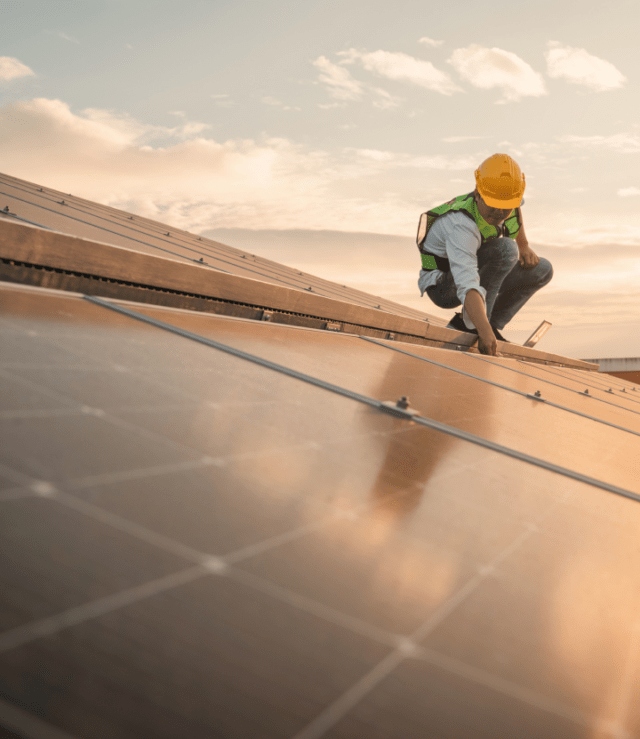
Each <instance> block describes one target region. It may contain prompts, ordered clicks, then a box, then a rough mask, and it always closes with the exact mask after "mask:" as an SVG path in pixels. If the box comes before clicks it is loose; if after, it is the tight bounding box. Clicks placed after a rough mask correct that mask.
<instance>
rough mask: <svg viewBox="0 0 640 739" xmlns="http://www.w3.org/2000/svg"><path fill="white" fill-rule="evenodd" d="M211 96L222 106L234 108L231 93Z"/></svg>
mask: <svg viewBox="0 0 640 739" xmlns="http://www.w3.org/2000/svg"><path fill="white" fill-rule="evenodd" d="M210 97H211V99H212V100H213V102H214V103H215V104H216V105H217V106H218V107H220V108H232V107H233V106H234V105H235V103H234V102H233V100H230V99H229V95H227V94H222V95H211V96H210Z"/></svg>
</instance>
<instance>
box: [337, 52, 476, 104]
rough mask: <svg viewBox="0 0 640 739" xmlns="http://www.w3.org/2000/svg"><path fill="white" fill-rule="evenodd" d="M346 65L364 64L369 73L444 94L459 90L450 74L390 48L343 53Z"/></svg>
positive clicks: (341, 54)
mask: <svg viewBox="0 0 640 739" xmlns="http://www.w3.org/2000/svg"><path fill="white" fill-rule="evenodd" d="M340 56H341V57H342V58H343V60H344V62H343V63H344V64H353V63H356V62H357V63H359V64H361V65H362V66H363V67H364V68H365V69H366V70H367V71H368V72H376V73H377V74H379V75H381V76H382V77H386V78H387V79H390V80H398V81H402V82H410V83H412V84H414V85H419V86H420V87H424V88H426V89H427V90H433V91H434V92H439V93H440V94H442V95H452V94H453V93H454V92H460V91H461V90H460V88H459V87H458V86H457V85H455V84H454V82H453V81H452V80H451V78H450V77H449V75H447V74H445V73H444V72H441V71H440V70H439V69H436V67H434V66H433V64H431V62H425V61H423V60H421V59H416V58H414V57H412V56H409V55H408V54H403V53H401V52H391V51H373V52H362V51H357V50H356V49H349V50H348V51H342V52H340Z"/></svg>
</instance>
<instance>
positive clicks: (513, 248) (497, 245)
mask: <svg viewBox="0 0 640 739" xmlns="http://www.w3.org/2000/svg"><path fill="white" fill-rule="evenodd" d="M478 257H479V258H482V261H483V262H485V263H486V262H491V263H492V264H500V265H504V266H505V267H513V266H514V265H515V263H516V262H517V261H518V245H517V244H516V242H515V241H514V240H513V239H509V238H507V237H506V236H504V237H501V238H499V239H491V240H490V241H485V243H484V244H483V245H482V246H481V247H480V249H478Z"/></svg>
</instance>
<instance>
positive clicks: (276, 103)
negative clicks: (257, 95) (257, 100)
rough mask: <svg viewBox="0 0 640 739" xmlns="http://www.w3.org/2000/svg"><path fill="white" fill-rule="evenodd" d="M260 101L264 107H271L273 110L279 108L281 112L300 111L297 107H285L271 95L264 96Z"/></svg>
mask: <svg viewBox="0 0 640 739" xmlns="http://www.w3.org/2000/svg"><path fill="white" fill-rule="evenodd" d="M261 100H262V102H263V103H264V104H265V105H271V106H273V107H274V108H281V109H282V110H301V108H298V107H297V106H293V105H285V104H284V103H283V102H281V101H280V100H278V98H274V97H271V95H265V97H263V98H261Z"/></svg>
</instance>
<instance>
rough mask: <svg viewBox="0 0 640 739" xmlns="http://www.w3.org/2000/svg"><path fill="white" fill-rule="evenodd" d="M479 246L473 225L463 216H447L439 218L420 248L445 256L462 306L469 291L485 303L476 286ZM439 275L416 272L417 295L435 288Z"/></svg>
mask: <svg viewBox="0 0 640 739" xmlns="http://www.w3.org/2000/svg"><path fill="white" fill-rule="evenodd" d="M481 243H482V239H481V237H480V230H479V229H478V227H477V226H476V224H475V222H474V221H472V220H471V218H469V217H468V216H466V215H464V214H463V213H455V212H454V213H447V214H446V215H443V216H440V218H438V219H437V221H436V222H435V223H434V224H433V226H431V228H430V229H429V234H428V236H427V240H426V242H425V245H424V248H425V249H426V250H427V251H428V252H431V253H432V254H435V255H436V256H438V257H446V258H447V259H448V260H449V263H450V265H451V274H452V277H453V281H454V282H455V284H456V292H457V294H458V298H459V300H460V302H461V303H462V305H464V299H465V297H466V295H467V293H468V292H469V290H477V291H478V292H479V293H480V295H482V299H483V300H484V301H485V302H486V298H487V293H486V290H485V289H484V288H483V287H482V286H481V285H480V275H479V274H478V256H477V252H478V249H479V248H480V245H481ZM441 274H442V272H441V271H440V270H439V269H433V270H424V269H423V270H420V278H419V280H418V287H419V288H420V294H421V295H424V291H425V290H426V289H427V288H428V287H430V286H431V285H435V283H436V281H437V280H438V277H440V275H441Z"/></svg>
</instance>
